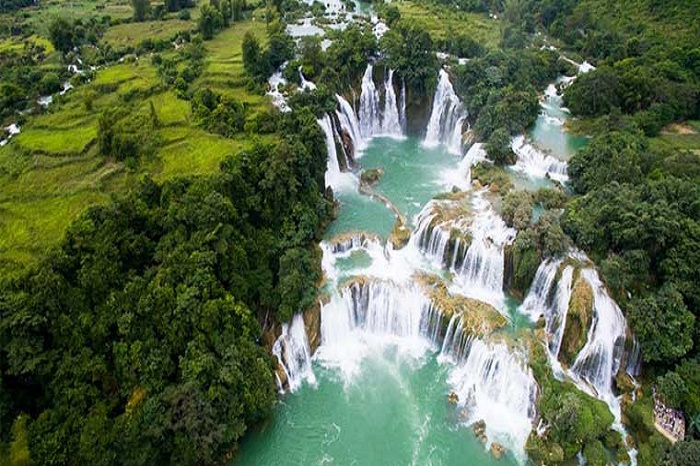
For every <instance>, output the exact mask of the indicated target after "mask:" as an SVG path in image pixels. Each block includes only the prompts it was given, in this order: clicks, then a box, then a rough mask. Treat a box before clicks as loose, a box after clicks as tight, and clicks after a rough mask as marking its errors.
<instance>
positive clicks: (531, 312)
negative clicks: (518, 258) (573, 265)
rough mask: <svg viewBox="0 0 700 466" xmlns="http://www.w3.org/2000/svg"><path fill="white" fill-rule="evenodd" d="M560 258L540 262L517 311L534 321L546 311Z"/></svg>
mask: <svg viewBox="0 0 700 466" xmlns="http://www.w3.org/2000/svg"><path fill="white" fill-rule="evenodd" d="M559 264H561V261H560V260H552V259H547V260H544V261H542V263H540V266H539V267H538V268H537V272H536V273H535V278H534V279H533V280H532V285H530V290H529V291H528V293H527V296H526V297H525V301H523V303H522V304H521V305H520V308H519V309H518V311H519V312H520V313H521V314H524V315H526V316H528V317H529V318H530V320H532V321H533V322H536V321H537V319H539V318H540V316H542V315H544V314H545V313H546V312H547V307H548V306H549V304H550V302H551V299H550V298H551V296H550V293H551V290H552V285H553V284H554V280H555V278H556V276H557V272H558V270H559Z"/></svg>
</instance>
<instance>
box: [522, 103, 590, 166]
mask: <svg viewBox="0 0 700 466" xmlns="http://www.w3.org/2000/svg"><path fill="white" fill-rule="evenodd" d="M547 116H550V117H554V118H560V119H564V120H566V119H568V118H569V114H568V113H566V112H564V111H562V110H561V107H558V106H556V105H549V104H548V105H547V107H545V108H544V109H543V113H540V115H539V116H538V117H537V121H536V122H535V126H534V127H533V128H532V131H531V132H530V137H531V138H532V140H533V141H534V142H535V143H536V144H537V146H539V147H540V148H542V149H544V150H545V151H547V152H550V153H551V154H553V155H554V156H555V157H557V158H558V159H560V160H569V159H570V158H571V157H572V156H573V155H574V154H575V153H576V151H577V150H579V149H580V148H582V147H583V146H585V145H586V144H587V143H588V138H586V137H585V136H577V135H573V134H570V133H567V132H566V131H564V130H563V128H562V126H561V125H557V124H551V123H550V122H549V121H550V120H548V119H547Z"/></svg>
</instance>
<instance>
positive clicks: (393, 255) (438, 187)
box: [233, 65, 626, 465]
mask: <svg viewBox="0 0 700 466" xmlns="http://www.w3.org/2000/svg"><path fill="white" fill-rule="evenodd" d="M373 74H374V73H373V68H372V65H369V66H368V67H367V70H366V72H365V75H364V77H363V79H362V92H361V95H360V96H359V105H358V107H359V108H357V109H355V108H354V107H353V105H351V104H350V103H349V102H348V101H347V100H346V99H344V98H343V97H341V96H337V101H338V108H337V110H336V112H335V114H334V115H333V116H334V117H337V118H335V120H336V121H337V123H334V118H331V116H330V115H326V116H325V117H323V118H320V119H319V120H318V124H319V125H320V127H321V128H322V129H323V131H324V134H325V136H326V144H327V148H328V155H329V158H328V166H327V174H326V183H327V184H328V186H331V187H332V188H333V190H334V193H335V195H336V198H337V200H338V202H339V206H340V209H339V215H338V217H337V218H336V219H335V221H334V222H333V223H332V224H331V225H330V227H329V228H328V231H327V233H326V237H325V240H324V241H323V242H322V243H321V249H322V251H323V260H322V267H323V270H324V276H325V279H326V283H325V285H324V288H323V290H322V291H323V292H324V293H326V294H327V296H326V298H325V299H324V300H323V302H322V304H321V306H320V328H319V333H320V346H319V347H318V349H317V350H316V352H315V353H314V354H313V356H311V352H310V351H311V349H310V344H309V341H308V340H309V339H308V337H307V335H306V330H305V327H304V321H303V319H302V317H301V315H300V314H298V315H296V316H295V317H294V319H293V320H292V322H291V323H290V324H289V325H284V326H283V328H282V333H281V335H280V337H279V338H278V340H277V341H276V343H275V346H274V348H273V354H274V355H275V356H277V358H278V361H279V363H280V367H281V368H282V371H283V376H284V378H286V379H287V380H286V382H283V381H282V379H281V377H280V375H279V374H278V384H279V386H280V389H281V390H283V391H286V394H285V395H284V396H283V397H282V398H281V401H280V406H279V407H278V409H277V410H276V412H275V415H274V417H273V419H271V420H270V421H269V422H268V423H266V424H265V425H263V426H261V427H259V428H258V429H256V430H255V431H254V432H253V433H252V434H250V435H248V436H247V437H246V438H245V440H244V442H243V444H242V446H241V449H240V451H239V452H238V453H237V454H236V457H235V459H234V462H233V464H235V465H251V464H261V465H262V464H271V463H276V462H279V459H280V458H285V461H286V462H287V463H289V464H331V463H333V464H415V465H423V464H435V465H438V464H472V465H491V464H502V465H503V464H505V465H515V464H524V463H525V462H526V460H527V457H526V455H525V449H524V447H525V442H526V440H527V438H528V436H529V435H530V432H531V431H532V429H533V428H535V427H536V426H535V425H534V424H535V422H536V419H537V412H536V400H537V393H538V387H537V383H536V382H535V379H534V377H533V375H532V371H531V370H530V367H529V364H528V351H527V346H526V343H525V342H521V341H518V340H514V339H513V338H512V335H514V334H516V333H517V329H519V328H521V327H523V326H524V327H528V326H529V325H531V324H530V323H529V320H530V319H532V320H537V319H538V318H539V317H540V316H543V317H544V319H545V331H546V334H547V339H548V341H547V342H546V345H547V348H548V351H549V354H550V361H551V365H552V368H553V371H554V374H555V376H557V377H559V378H563V377H569V378H571V379H572V380H574V381H575V382H576V383H578V384H579V385H580V388H581V389H582V390H586V391H587V392H589V393H592V394H594V395H595V396H598V397H600V398H601V399H603V400H604V401H606V402H607V403H608V404H609V406H610V407H611V410H613V411H615V410H616V409H617V413H619V406H616V405H615V399H614V396H613V392H612V383H611V378H612V377H613V376H614V373H615V371H616V370H617V368H618V366H619V364H620V349H621V342H622V343H624V335H625V333H624V332H625V331H626V323H625V322H624V318H622V315H621V313H620V312H619V308H617V306H616V305H615V303H614V302H613V301H612V300H611V299H610V298H609V296H608V295H607V293H606V291H605V289H604V288H603V287H602V285H601V284H600V281H599V279H598V276H597V273H596V272H595V271H594V270H593V269H591V268H590V267H589V268H585V269H583V270H582V271H581V272H580V274H581V276H582V277H583V279H585V280H586V282H587V283H589V285H590V286H591V289H592V290H593V296H594V318H593V323H592V325H591V327H590V329H589V330H588V335H587V339H586V344H585V345H584V347H583V348H582V349H581V350H580V352H579V354H578V355H577V357H576V360H575V362H574V363H573V364H572V367H571V368H570V369H568V370H566V371H565V370H564V369H562V367H561V365H560V363H559V361H558V353H559V348H560V346H561V338H562V335H563V333H564V329H565V326H566V316H567V312H568V307H569V301H570V297H571V291H572V281H573V277H574V269H573V267H572V266H570V265H567V266H566V267H563V265H562V261H560V260H550V261H546V262H544V263H543V264H542V265H541V266H540V268H539V270H538V271H537V275H536V277H535V280H534V281H533V284H532V287H531V289H530V293H529V294H528V296H527V297H526V299H525V301H524V302H523V303H522V304H521V305H520V307H519V308H517V309H516V307H517V305H516V304H515V303H514V300H513V299H512V298H511V297H509V296H507V295H506V293H505V292H504V291H503V288H504V284H503V282H504V248H505V247H506V246H507V245H508V244H509V243H510V242H512V241H513V239H514V237H515V233H516V232H515V231H514V230H513V229H511V228H508V227H507V226H506V225H505V224H504V222H503V220H502V219H501V218H500V216H499V215H498V214H497V213H496V211H495V210H494V208H493V206H492V205H491V201H490V197H489V194H488V192H487V191H486V190H483V189H481V190H474V189H473V188H472V187H471V166H472V164H473V163H475V162H477V161H479V160H482V159H483V158H484V156H485V152H484V148H483V146H481V145H480V144H474V145H473V146H472V147H471V148H469V149H468V150H467V151H466V153H464V150H463V149H462V141H461V139H462V129H463V125H464V119H465V117H466V115H467V110H466V109H465V108H463V106H462V104H461V102H460V101H459V99H458V98H457V96H456V95H455V93H454V90H453V89H452V86H451V84H450V82H449V76H448V74H447V73H446V72H445V71H440V75H439V84H438V87H437V90H436V93H435V96H434V99H433V106H432V113H431V117H430V122H429V123H428V126H427V128H426V134H425V138H424V139H423V140H419V139H418V138H416V137H414V136H408V137H406V136H404V135H403V132H404V128H405V118H406V117H405V113H404V112H405V90H404V89H403V85H402V83H401V82H400V81H399V80H397V79H396V76H395V75H394V73H393V71H391V70H387V71H386V73H385V75H384V81H383V82H382V83H379V85H377V83H375V80H374V79H373ZM396 89H398V90H399V94H398V95H397V93H396ZM336 126H338V127H336ZM341 132H342V133H343V136H342V137H341ZM344 138H345V139H344ZM348 138H349V140H350V142H349V144H350V145H351V146H353V148H354V158H355V159H356V160H357V159H360V158H361V166H362V168H363V169H369V168H381V169H382V170H383V171H384V174H383V176H382V177H381V179H380V180H379V182H378V183H377V184H376V185H375V186H373V188H372V189H373V192H374V193H376V194H377V195H380V196H382V198H383V199H384V201H382V202H378V199H371V198H370V197H368V196H366V195H363V194H360V193H359V191H358V180H359V176H358V170H359V169H358V168H356V169H355V171H354V172H353V171H350V170H344V169H343V168H342V167H341V165H342V164H341V163H339V156H340V157H343V156H346V154H345V149H344V150H343V152H344V153H343V154H338V152H339V151H338V149H337V147H338V146H339V144H340V145H342V143H344V144H345V145H348V141H347V139H348ZM523 141H525V139H524V138H523ZM336 143H338V144H336ZM564 166H565V164H564ZM554 171H555V170H545V171H543V172H541V173H538V174H533V173H529V174H528V176H530V175H532V176H536V177H537V176H539V177H542V178H543V177H544V176H545V175H546V174H547V173H549V174H550V176H551V175H552V173H553V172H554ZM453 188H457V190H458V192H453V193H452V194H450V195H449V196H443V197H439V198H435V196H436V195H438V194H439V193H444V192H449V191H452V190H453ZM459 190H461V192H459ZM386 202H390V203H391V204H392V205H393V209H394V210H393V211H392V210H391V209H389V208H387V205H385V203H386ZM397 215H400V216H401V217H402V218H406V219H407V220H408V221H407V223H408V224H407V227H409V228H410V229H411V236H410V239H409V240H408V242H407V243H405V244H404V245H403V247H394V246H393V245H392V243H391V242H390V241H389V239H390V236H391V234H392V231H393V230H394V226H395V221H396V216H397ZM562 269H563V270H562ZM436 290H437V291H436ZM439 290H442V291H439ZM435 293H438V294H439V293H442V294H439V296H442V297H441V298H439V297H438V294H435ZM450 303H456V304H450ZM479 309H480V310H479ZM476 312H481V313H483V314H479V316H481V317H477V318H480V319H485V320H484V321H482V322H478V323H477V325H476V326H475V325H474V323H473V319H474V317H472V315H474V314H473V313H476ZM527 317H529V319H528V318H527ZM489 322H500V323H498V324H491V323H489ZM491 325H495V326H494V327H492V326H491ZM499 327H500V328H499ZM617 417H618V419H619V414H618V416H617ZM482 423H483V427H482V428H479V431H478V432H476V433H475V431H474V430H473V429H472V428H470V426H474V425H481V424H482ZM494 452H495V453H494ZM494 455H497V456H502V457H501V458H500V459H496V457H495V456H494Z"/></svg>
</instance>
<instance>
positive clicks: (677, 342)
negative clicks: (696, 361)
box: [628, 284, 695, 364]
mask: <svg viewBox="0 0 700 466" xmlns="http://www.w3.org/2000/svg"><path fill="white" fill-rule="evenodd" d="M628 318H629V321H630V324H631V326H632V329H633V330H634V332H635V335H636V336H637V338H638V339H639V344H640V345H641V348H642V354H643V355H644V360H645V361H648V362H661V363H665V364H668V363H671V362H674V361H676V360H678V359H679V358H681V357H682V356H684V355H685V354H686V353H687V352H688V351H689V350H690V349H691V348H692V347H693V330H694V325H695V316H694V315H693V314H692V313H691V312H690V311H689V310H688V308H687V307H686V305H685V303H684V302H683V296H681V294H680V293H679V292H678V291H677V290H676V289H675V287H674V286H673V285H671V284H665V285H664V286H663V287H661V289H660V290H659V291H658V292H657V293H656V294H655V295H649V296H645V297H640V298H636V299H634V300H633V301H632V303H631V304H630V308H629V316H628Z"/></svg>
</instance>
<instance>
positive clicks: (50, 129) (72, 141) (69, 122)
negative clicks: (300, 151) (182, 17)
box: [0, 2, 272, 272]
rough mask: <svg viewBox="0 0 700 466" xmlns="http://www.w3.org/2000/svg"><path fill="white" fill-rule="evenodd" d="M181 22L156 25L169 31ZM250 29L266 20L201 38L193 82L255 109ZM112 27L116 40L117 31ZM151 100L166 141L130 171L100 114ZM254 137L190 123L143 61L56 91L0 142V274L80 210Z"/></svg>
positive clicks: (210, 161) (258, 101)
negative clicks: (102, 143) (100, 135)
mask: <svg viewBox="0 0 700 466" xmlns="http://www.w3.org/2000/svg"><path fill="white" fill-rule="evenodd" d="M76 3H79V2H76ZM181 23H182V22H181V21H178V20H173V21H166V22H162V24H163V25H164V27H165V29H167V26H168V25H172V26H173V27H174V28H177V27H180V26H181ZM122 29H123V28H122ZM165 29H164V30H165ZM119 30H120V29H117V31H119ZM247 31H252V32H254V33H255V34H256V35H257V36H258V37H260V38H261V39H263V38H264V35H265V26H264V23H255V22H253V21H244V22H240V23H236V24H234V25H232V26H231V27H230V28H229V29H227V30H225V31H222V32H221V34H219V35H218V36H217V37H216V38H215V39H214V40H212V41H210V42H207V43H206V48H207V58H206V65H205V70H204V72H203V74H202V76H201V77H200V78H199V79H198V80H197V81H196V82H195V84H194V88H195V89H196V88H199V87H212V88H213V89H215V90H216V91H218V92H222V93H226V94H229V95H231V96H233V97H234V98H236V99H239V100H241V101H243V102H245V103H246V104H247V105H248V106H249V109H250V111H249V114H250V115H254V114H255V112H256V111H259V110H262V109H265V108H267V106H269V105H270V103H269V101H268V99H267V97H265V96H264V95H258V94H253V93H251V92H250V91H248V90H247V88H246V86H245V80H244V70H243V63H242V59H241V43H242V40H243V36H244V34H245V33H246V32H247ZM170 32H171V31H169V32H168V34H170ZM111 33H113V34H116V35H115V36H114V37H115V39H114V40H120V39H119V34H118V33H114V31H111ZM88 100H92V106H91V107H90V105H86V101H88ZM151 102H152V103H153V106H154V108H155V111H156V114H157V116H158V120H159V123H160V127H159V129H158V137H159V138H160V140H161V141H162V144H161V145H160V147H159V149H158V151H157V152H156V154H155V155H154V156H153V157H151V158H149V159H147V160H142V161H141V162H140V164H139V166H138V167H137V168H136V169H133V168H129V167H126V166H125V165H124V164H123V163H120V162H116V161H113V160H105V159H104V158H103V157H102V156H101V155H100V154H99V153H98V148H97V144H96V137H97V126H98V124H97V121H98V117H99V115H100V113H101V112H102V111H103V110H106V109H109V108H114V107H117V106H118V107H120V108H133V109H134V111H138V110H139V109H143V108H145V107H147V106H150V103H151ZM271 137H272V136H262V137H261V138H262V139H269V138H271ZM253 140H254V139H252V138H250V137H248V136H246V135H239V136H237V137H236V138H233V139H226V138H223V137H221V136H218V135H215V134H211V133H208V132H206V131H204V130H202V129H201V128H199V127H197V126H195V124H194V122H193V121H192V116H191V110H190V104H189V102H187V101H184V100H181V99H179V98H177V97H176V95H175V94H174V93H173V92H172V91H170V90H167V89H166V88H165V87H164V86H163V84H162V82H161V80H160V78H159V77H158V76H157V73H156V69H155V68H154V67H153V66H152V65H151V63H150V60H149V59H148V57H141V58H140V59H139V60H138V61H135V62H134V63H121V64H117V65H113V66H109V67H106V68H103V69H100V70H99V71H98V72H97V76H96V78H95V79H94V80H93V81H92V82H91V83H89V84H87V85H84V86H80V87H78V88H76V89H74V90H72V91H70V92H69V93H68V94H66V95H65V96H62V97H59V96H55V101H54V103H53V104H52V105H51V106H50V107H49V110H48V113H44V114H41V115H36V116H30V117H29V118H28V119H27V121H26V122H25V123H24V124H23V125H22V133H21V134H19V135H18V136H16V137H15V138H13V140H12V141H11V142H10V144H8V145H7V146H4V147H0V270H2V271H3V272H8V271H10V270H13V269H20V268H21V267H23V266H24V265H26V264H28V263H31V262H32V261H34V260H36V259H37V258H38V257H39V255H41V254H42V253H43V252H44V251H46V250H47V248H49V247H51V246H53V245H54V244H56V243H57V242H59V241H60V239H61V238H62V236H63V233H64V230H65V228H66V227H67V226H68V224H69V223H70V222H71V221H72V220H73V219H75V218H76V217H77V216H79V215H80V214H81V213H82V212H83V211H84V210H85V209H86V208H88V207H89V206H91V205H94V204H96V203H101V202H105V201H106V200H107V199H109V196H110V195H112V194H113V193H117V192H121V191H124V190H126V189H128V188H129V187H132V186H134V185H135V183H137V182H138V179H139V177H140V176H142V175H143V174H146V173H147V174H150V175H151V176H153V177H154V178H155V179H157V180H161V181H163V180H167V179H170V178H173V177H177V176H183V175H192V174H205V173H211V172H213V171H216V170H218V167H219V163H220V162H221V161H222V160H223V159H224V158H225V157H226V156H228V155H231V154H233V153H236V152H237V151H238V150H240V149H244V148H247V147H250V146H251V145H252V144H253Z"/></svg>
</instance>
